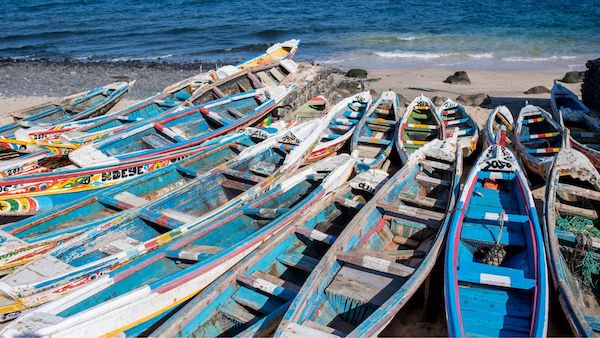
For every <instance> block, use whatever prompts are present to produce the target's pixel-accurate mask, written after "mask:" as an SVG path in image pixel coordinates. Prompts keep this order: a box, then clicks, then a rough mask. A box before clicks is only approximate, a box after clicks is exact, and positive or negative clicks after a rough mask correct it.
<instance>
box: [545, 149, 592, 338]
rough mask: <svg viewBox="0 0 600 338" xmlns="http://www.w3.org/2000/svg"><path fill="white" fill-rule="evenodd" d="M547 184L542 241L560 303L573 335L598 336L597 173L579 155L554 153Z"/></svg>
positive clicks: (579, 153)
mask: <svg viewBox="0 0 600 338" xmlns="http://www.w3.org/2000/svg"><path fill="white" fill-rule="evenodd" d="M547 182H548V183H547V185H546V199H545V209H544V225H545V229H544V230H545V232H544V235H545V238H544V239H545V241H544V242H545V244H546V252H547V253H548V261H549V265H550V271H551V272H552V276H553V279H554V285H555V287H556V289H557V291H558V297H559V298H558V299H559V303H560V305H561V307H562V309H563V311H564V312H565V316H566V318H567V320H568V321H569V324H570V325H571V328H572V330H573V335H574V336H579V337H594V336H596V337H597V336H600V311H599V309H600V300H599V298H598V294H599V286H598V283H597V278H598V275H597V271H598V270H595V269H597V267H598V266H599V265H600V250H599V249H600V220H599V218H598V213H599V212H600V174H599V173H598V171H597V170H596V169H595V168H594V166H593V165H592V163H591V162H590V160H589V159H588V158H586V156H585V155H584V154H582V153H581V152H579V151H577V150H575V149H572V148H569V147H567V148H563V149H561V151H559V152H558V154H557V155H556V158H555V159H554V163H553V165H552V169H551V170H550V174H549V175H548V181H547Z"/></svg>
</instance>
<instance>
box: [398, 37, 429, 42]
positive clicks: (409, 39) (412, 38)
mask: <svg viewBox="0 0 600 338" xmlns="http://www.w3.org/2000/svg"><path fill="white" fill-rule="evenodd" d="M397 39H398V40H400V41H415V40H418V39H423V37H422V36H399V37H397Z"/></svg>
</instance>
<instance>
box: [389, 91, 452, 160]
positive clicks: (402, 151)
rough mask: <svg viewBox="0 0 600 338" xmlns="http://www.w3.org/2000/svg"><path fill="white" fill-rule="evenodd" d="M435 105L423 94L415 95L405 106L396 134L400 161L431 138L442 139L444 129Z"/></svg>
mask: <svg viewBox="0 0 600 338" xmlns="http://www.w3.org/2000/svg"><path fill="white" fill-rule="evenodd" d="M445 130H446V129H445V126H444V123H443V121H442V118H441V116H440V115H438V113H437V112H436V110H435V105H434V104H433V102H431V100H430V99H429V98H428V97H426V96H424V95H422V94H421V95H420V96H417V97H416V98H415V99H414V100H413V101H412V102H411V103H410V104H409V105H408V107H407V108H406V112H405V113H404V115H403V116H402V119H401V120H400V127H399V128H398V132H397V134H396V149H397V150H398V154H399V155H400V160H402V163H406V162H407V161H408V158H409V157H410V155H412V154H413V153H414V152H415V151H416V150H417V149H419V148H421V147H422V146H423V145H425V144H427V143H428V142H429V141H431V140H435V139H439V140H443V139H444V137H445V135H446V131H445Z"/></svg>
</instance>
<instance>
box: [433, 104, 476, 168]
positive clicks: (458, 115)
mask: <svg viewBox="0 0 600 338" xmlns="http://www.w3.org/2000/svg"><path fill="white" fill-rule="evenodd" d="M438 115H440V116H441V117H442V121H444V126H445V127H446V136H450V135H451V134H452V130H450V129H451V128H455V127H458V129H459V134H458V142H459V143H460V147H461V148H462V149H463V156H465V157H468V156H470V155H471V154H473V152H475V150H477V146H478V144H479V127H478V126H477V123H475V121H474V120H473V118H472V117H471V115H469V113H468V112H467V109H466V108H465V107H464V106H463V105H462V104H460V103H458V102H454V101H452V100H451V99H447V100H446V102H444V104H443V105H442V106H441V107H440V111H439V112H438Z"/></svg>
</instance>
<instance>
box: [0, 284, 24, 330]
mask: <svg viewBox="0 0 600 338" xmlns="http://www.w3.org/2000/svg"><path fill="white" fill-rule="evenodd" d="M23 310H25V306H24V305H23V302H22V301H21V300H20V299H19V298H17V297H13V296H11V295H9V294H8V293H6V292H4V291H1V290H0V323H3V322H7V321H9V320H13V319H15V318H17V317H18V316H19V315H20V314H21V312H22V311H23Z"/></svg>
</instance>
